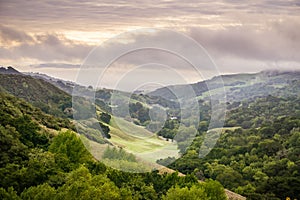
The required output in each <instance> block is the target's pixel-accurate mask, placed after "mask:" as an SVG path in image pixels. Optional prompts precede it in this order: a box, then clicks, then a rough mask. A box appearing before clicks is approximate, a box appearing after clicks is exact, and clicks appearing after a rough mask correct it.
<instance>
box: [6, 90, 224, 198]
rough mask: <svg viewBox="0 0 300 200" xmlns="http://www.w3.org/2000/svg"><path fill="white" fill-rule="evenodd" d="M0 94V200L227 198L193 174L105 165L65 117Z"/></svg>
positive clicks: (117, 152)
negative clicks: (126, 169) (127, 170)
mask: <svg viewBox="0 0 300 200" xmlns="http://www.w3.org/2000/svg"><path fill="white" fill-rule="evenodd" d="M0 97H1V98H0V112H1V113H0V144H1V145H0V149H1V151H0V199H3V200H6V199H17V200H18V199H107V200H108V199H120V200H121V199H172V196H174V195H178V194H180V195H183V194H184V195H190V196H193V195H194V194H195V193H197V195H200V196H202V197H203V198H208V199H220V200H223V199H224V200H225V199H227V198H226V195H225V191H224V189H223V187H222V186H221V185H220V184H219V183H218V182H216V181H212V180H209V181H206V182H205V183H199V182H198V181H197V179H196V177H195V176H194V175H188V176H186V177H182V176H179V175H178V173H172V174H159V173H158V172H157V171H155V172H151V173H142V174H134V173H125V172H122V171H118V170H114V169H112V168H110V167H107V166H105V165H104V164H103V163H101V162H98V161H96V160H95V159H94V158H93V157H92V155H91V154H90V153H89V152H88V151H87V149H86V147H85V146H84V144H83V142H85V141H86V140H87V139H84V138H83V139H80V137H79V136H78V135H77V134H75V133H74V132H73V131H72V130H71V129H73V128H74V127H73V125H72V124H71V123H70V122H69V121H68V120H67V119H62V118H57V117H55V116H52V115H49V114H46V113H44V112H42V111H41V110H40V109H38V108H36V107H34V106H32V105H31V104H30V103H28V102H25V101H24V100H22V99H19V98H17V97H14V96H12V95H10V94H7V93H5V92H3V91H1V93H0ZM82 141H83V142H82ZM92 143H95V142H92ZM97 144H99V143H97ZM104 154H105V156H109V155H110V156H112V157H114V158H115V159H116V158H118V157H119V156H121V157H120V158H122V159H123V160H119V159H117V160H113V159H109V160H108V161H110V162H114V163H121V164H123V165H127V164H128V161H126V160H124V158H126V159H129V160H132V161H134V160H135V158H134V157H132V156H131V155H130V154H128V153H125V152H124V151H122V150H115V149H106V150H105V152H104ZM103 161H107V160H103Z"/></svg>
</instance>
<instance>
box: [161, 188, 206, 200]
mask: <svg viewBox="0 0 300 200" xmlns="http://www.w3.org/2000/svg"><path fill="white" fill-rule="evenodd" d="M163 199H164V200H181V199H189V200H206V199H208V196H207V193H206V192H205V189H204V188H203V187H201V186H199V185H197V186H196V185H193V186H192V187H191V188H188V187H184V188H179V187H178V186H176V187H172V188H171V189H169V190H168V192H167V194H166V195H165V196H164V197H163Z"/></svg>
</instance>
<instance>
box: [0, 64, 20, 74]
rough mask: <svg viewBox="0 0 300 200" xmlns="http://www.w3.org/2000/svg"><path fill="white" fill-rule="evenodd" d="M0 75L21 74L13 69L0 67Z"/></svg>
mask: <svg viewBox="0 0 300 200" xmlns="http://www.w3.org/2000/svg"><path fill="white" fill-rule="evenodd" d="M0 74H22V73H21V72H19V71H17V70H16V69H14V68H13V67H11V66H9V67H7V68H5V67H0Z"/></svg>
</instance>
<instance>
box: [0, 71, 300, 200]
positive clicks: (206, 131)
mask: <svg viewBox="0 0 300 200" xmlns="http://www.w3.org/2000/svg"><path fill="white" fill-rule="evenodd" d="M9 71H10V72H13V73H6V74H0V78H1V79H0V83H1V87H0V97H1V98H0V108H1V110H0V133H1V141H0V144H1V146H0V148H1V163H0V187H1V189H0V198H1V199H41V198H42V197H43V198H44V199H74V197H77V198H78V199H88V198H92V199H93V198H94V199H178V198H179V199H181V198H186V199H212V200H213V199H216V200H217V199H226V195H225V193H224V189H223V187H225V188H227V189H230V190H231V191H233V192H236V193H238V194H241V195H243V196H245V197H247V199H253V200H256V199H261V200H263V199H274V200H275V199H276V200H278V199H286V198H287V197H289V198H291V199H300V196H299V194H300V190H299V188H300V181H299V180H300V81H299V79H300V73H299V72H261V73H257V74H237V75H226V76H223V80H224V83H223V85H224V88H225V90H226V95H227V101H226V104H225V106H226V118H225V122H224V126H220V127H219V126H216V127H210V126H209V125H210V118H211V113H212V110H211V109H212V103H217V104H218V102H211V101H210V95H218V91H219V90H220V88H222V84H221V85H220V83H219V82H214V81H215V79H214V78H213V79H211V80H208V81H210V82H211V83H212V84H213V85H214V86H215V87H214V88H211V89H212V90H211V91H208V90H207V87H206V86H205V82H199V83H196V84H193V85H192V87H193V88H194V89H195V91H196V94H197V97H196V98H197V101H198V105H199V107H198V109H200V111H199V114H200V116H199V117H200V122H199V124H198V127H196V129H195V128H194V127H193V126H192V124H193V121H195V118H193V117H189V116H185V118H183V117H182V116H181V115H182V112H181V109H182V108H180V104H179V102H181V103H182V102H185V101H186V102H188V101H189V99H186V98H184V97H185V95H184V93H183V94H182V97H183V98H181V99H173V97H172V96H169V95H170V94H169V92H168V89H166V88H161V89H158V90H156V91H154V92H152V93H149V94H132V95H131V94H129V93H126V92H121V91H113V90H109V89H100V90H96V91H93V90H92V88H86V87H83V86H80V91H81V92H82V93H83V94H85V95H84V96H83V97H80V98H79V99H78V101H74V102H73V103H74V105H75V106H74V105H73V107H72V97H71V90H72V89H73V87H75V86H74V85H68V86H66V82H63V81H61V82H59V80H56V83H57V82H59V83H61V88H64V87H67V89H66V91H65V92H64V91H62V90H61V89H59V88H57V87H56V86H54V85H52V84H51V83H50V82H51V81H45V80H41V79H40V77H39V78H33V77H30V76H26V75H23V74H21V73H17V72H16V71H14V70H13V69H10V70H9ZM56 85H57V84H56ZM171 87H173V89H174V90H178V91H180V92H184V91H185V89H184V88H185V87H187V86H185V85H182V86H171ZM93 94H95V104H93V102H91V97H92V96H93ZM113 95H115V96H114V98H115V99H114V100H117V101H118V103H120V105H121V104H123V103H124V102H128V103H129V105H128V111H127V110H124V109H121V107H119V108H120V109H119V110H118V109H116V110H114V112H113V111H112V110H113V109H114V108H118V106H116V104H113V103H112V101H111V99H112V96H113ZM76 98H77V97H76ZM73 100H74V99H73ZM93 109H94V110H95V111H96V113H95V116H93V115H91V113H89V112H88V111H90V110H93ZM153 109H161V111H163V112H165V114H166V116H165V117H166V118H165V119H164V118H161V119H160V118H158V119H156V121H153V120H152V119H151V117H150V113H151V112H152V113H153ZM74 113H75V116H76V113H81V115H80V117H81V118H79V120H74V119H73V114H74ZM160 120H161V121H163V120H166V121H165V122H164V124H163V127H160V126H161V124H160V123H159V122H160ZM180 124H183V125H184V126H185V127H183V128H182V129H180V130H179V127H180ZM119 126H122V127H119ZM158 126H159V127H160V128H159V129H157V127H158ZM75 127H76V128H75ZM99 127H100V128H99ZM193 128H194V129H193ZM99 129H100V130H101V131H100V130H99ZM193 130H196V131H197V135H196V137H195V139H194V140H193V141H192V144H191V145H187V144H188V141H185V140H184V138H185V137H184V135H188V134H190V133H191V132H192V131H193ZM219 130H221V135H220V138H219V139H218V141H217V143H216V145H215V146H214V148H213V149H212V151H210V153H209V154H208V155H207V156H205V157H204V158H200V157H199V151H200V149H201V147H202V146H204V147H205V145H206V143H204V142H203V141H204V139H205V138H210V136H211V135H212V136H213V135H214V133H215V132H217V131H219ZM76 131H77V133H76ZM178 132H180V133H181V135H182V137H181V139H178V137H177V138H176V134H177V133H178ZM173 140H175V142H176V144H177V149H176V148H175V149H173V150H175V151H178V152H179V154H180V155H181V157H180V158H179V159H175V157H172V156H170V157H167V158H162V159H160V158H158V156H161V155H156V153H155V152H156V151H157V150H160V149H161V148H163V147H164V145H167V144H169V143H170V142H171V141H172V142H173ZM82 141H83V142H84V141H88V143H89V144H88V145H87V144H86V142H85V143H84V144H83V142H82ZM89 145H92V146H91V148H90V149H87V147H89ZM100 146H101V149H100V150H99V149H98V148H99V147H100ZM91 149H92V150H91ZM129 152H131V153H129ZM158 152H159V151H158ZM132 153H133V154H132ZM148 153H153V154H154V158H153V159H154V162H155V161H156V162H157V163H158V164H160V165H166V166H167V167H169V168H172V169H174V170H175V171H176V170H178V171H179V172H181V173H184V174H186V175H187V176H185V177H182V176H180V175H178V174H177V173H171V174H167V173H165V174H164V173H160V172H158V171H154V172H148V173H140V174H134V173H128V172H122V171H118V170H116V169H113V168H112V167H115V166H116V168H118V169H119V167H120V166H121V167H123V168H126V169H127V168H128V169H130V170H129V171H134V172H141V171H143V166H141V165H139V162H138V161H139V160H138V158H137V157H136V155H139V156H141V155H142V156H144V155H148ZM155 158H157V159H155ZM97 159H98V160H97ZM99 160H100V161H99ZM104 163H105V164H106V165H105V164H104ZM170 163H171V164H170ZM109 166H110V167H109ZM117 166H119V167H117ZM169 171H172V170H169ZM143 172H144V171H143ZM199 180H200V181H205V182H199ZM212 180H215V181H212ZM228 194H229V192H228V191H227V196H228ZM237 198H239V197H237Z"/></svg>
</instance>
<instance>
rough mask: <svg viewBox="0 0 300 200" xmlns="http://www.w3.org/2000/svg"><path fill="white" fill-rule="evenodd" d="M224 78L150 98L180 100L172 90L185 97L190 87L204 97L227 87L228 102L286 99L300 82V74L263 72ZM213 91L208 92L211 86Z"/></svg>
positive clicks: (163, 90) (161, 91)
mask: <svg viewBox="0 0 300 200" xmlns="http://www.w3.org/2000/svg"><path fill="white" fill-rule="evenodd" d="M221 77H222V80H223V82H220V80H221V79H219V78H218V77H214V78H212V79H209V80H205V81H201V82H198V83H194V84H191V85H174V86H168V87H164V88H159V89H157V90H155V91H152V92H150V93H149V95H150V96H160V97H163V98H166V99H176V98H175V96H174V95H173V94H172V93H171V92H170V91H171V90H172V91H174V92H175V93H176V94H178V95H179V96H180V97H182V98H184V97H185V96H188V95H185V91H188V90H187V89H186V88H187V87H192V88H193V90H194V91H195V94H196V96H199V97H201V98H204V97H206V96H209V95H213V94H215V93H218V89H219V88H222V87H224V88H225V90H226V98H227V101H229V102H232V101H242V100H244V99H249V98H254V97H262V96H267V95H274V96H278V95H280V96H286V95H288V94H291V93H285V90H286V89H287V88H290V85H291V84H293V82H295V81H296V82H298V85H299V80H300V71H290V72H289V71H286V72H285V71H263V72H260V73H256V74H232V75H222V76H221ZM207 85H209V86H210V91H208V86H207ZM294 89H296V90H295V91H293V93H294V94H299V93H300V89H299V87H296V88H294Z"/></svg>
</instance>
